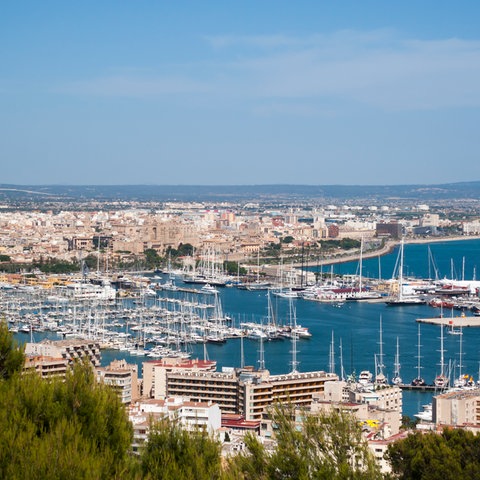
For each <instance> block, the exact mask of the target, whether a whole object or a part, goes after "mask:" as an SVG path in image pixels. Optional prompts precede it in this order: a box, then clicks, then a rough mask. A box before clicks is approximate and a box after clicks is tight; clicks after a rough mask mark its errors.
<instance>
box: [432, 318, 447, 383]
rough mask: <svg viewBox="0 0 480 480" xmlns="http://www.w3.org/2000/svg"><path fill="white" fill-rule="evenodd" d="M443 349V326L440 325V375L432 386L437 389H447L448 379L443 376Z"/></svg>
mask: <svg viewBox="0 0 480 480" xmlns="http://www.w3.org/2000/svg"><path fill="white" fill-rule="evenodd" d="M444 356H445V349H444V347H443V325H440V373H439V374H438V375H437V376H436V377H435V380H434V382H433V384H434V385H435V387H437V388H442V389H443V388H447V387H448V377H447V375H446V374H445V360H444Z"/></svg>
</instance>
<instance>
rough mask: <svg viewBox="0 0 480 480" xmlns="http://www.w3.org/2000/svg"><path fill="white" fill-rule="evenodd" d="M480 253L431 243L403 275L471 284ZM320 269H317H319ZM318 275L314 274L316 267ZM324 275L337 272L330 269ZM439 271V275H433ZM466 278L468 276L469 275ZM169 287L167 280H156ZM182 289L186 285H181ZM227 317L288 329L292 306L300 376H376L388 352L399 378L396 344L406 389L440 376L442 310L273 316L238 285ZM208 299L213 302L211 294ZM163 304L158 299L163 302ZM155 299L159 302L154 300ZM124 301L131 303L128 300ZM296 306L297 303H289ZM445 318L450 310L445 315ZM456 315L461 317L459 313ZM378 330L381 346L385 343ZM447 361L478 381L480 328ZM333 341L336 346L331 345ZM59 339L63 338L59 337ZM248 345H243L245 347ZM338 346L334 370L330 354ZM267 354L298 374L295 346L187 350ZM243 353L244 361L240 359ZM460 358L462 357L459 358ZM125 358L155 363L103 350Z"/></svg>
mask: <svg viewBox="0 0 480 480" xmlns="http://www.w3.org/2000/svg"><path fill="white" fill-rule="evenodd" d="M479 252H480V240H465V241H455V242H442V243H432V244H411V245H409V244H407V245H405V249H404V255H405V270H404V271H405V274H408V275H415V276H416V277H419V278H429V277H430V278H434V276H435V275H436V276H437V277H438V278H442V277H448V278H450V277H451V273H452V272H453V274H454V278H457V279H460V278H461V277H462V276H463V278H465V279H466V280H467V279H472V278H473V277H474V275H475V269H476V261H477V258H478V253H479ZM396 259H397V251H394V252H392V253H391V254H388V255H385V256H383V257H381V259H380V261H379V259H378V258H374V259H367V260H364V262H363V275H365V276H370V277H376V278H378V277H379V276H381V277H383V278H391V276H392V273H393V270H394V267H395V264H396ZM315 268H317V267H315ZM310 269H312V268H310ZM323 271H324V272H326V271H328V272H331V271H332V269H330V267H323ZM435 272H436V273H435ZM467 272H468V273H467ZM333 273H334V274H335V273H358V262H350V263H346V264H337V265H334V266H333ZM157 281H159V282H164V281H165V279H157ZM176 281H177V284H178V285H179V286H180V285H181V280H180V279H178V280H176ZM191 295H192V294H188V293H182V292H166V291H158V292H157V296H158V297H159V298H161V297H166V296H170V297H172V296H173V297H176V298H182V296H184V297H185V298H187V296H190V297H188V298H191ZM218 296H219V298H220V300H221V305H222V308H223V312H224V313H225V314H226V315H228V316H229V317H231V319H232V320H231V321H232V324H233V325H235V326H240V324H241V323H243V322H256V323H266V322H267V318H268V317H269V315H271V311H273V312H274V315H275V317H276V322H277V323H283V324H288V322H289V317H290V316H291V307H292V306H293V307H294V311H295V316H296V322H297V324H299V325H302V326H304V327H307V328H308V329H309V331H310V333H311V334H312V336H311V338H308V339H299V340H298V341H297V344H296V351H297V362H298V365H297V370H298V371H301V372H306V371H312V370H325V371H330V370H331V369H332V368H334V370H335V372H336V373H337V374H338V375H341V374H342V372H341V366H342V365H343V371H344V372H345V374H346V375H350V374H352V373H356V374H358V373H359V372H360V371H362V370H370V371H371V372H373V373H374V372H375V365H376V360H377V362H378V359H379V357H378V355H379V353H380V351H381V350H382V351H383V365H384V373H385V374H386V376H387V377H388V378H392V377H393V373H394V363H395V353H396V343H397V338H398V344H399V362H400V375H401V377H402V378H403V382H404V383H407V384H408V383H410V382H411V381H412V380H413V379H414V378H416V377H417V368H418V366H419V360H420V366H421V376H422V377H423V378H424V379H425V381H426V382H427V383H428V384H431V383H433V380H434V378H435V376H436V375H437V374H439V373H440V365H439V364H440V333H441V332H440V328H442V327H439V326H436V325H430V324H421V326H420V334H421V336H420V339H421V341H420V344H421V348H420V359H419V358H418V343H419V342H418V325H419V324H418V323H417V319H419V318H427V317H435V316H438V315H439V314H440V312H439V311H438V309H434V308H432V307H430V306H428V305H411V306H397V307H388V306H386V304H385V303H383V302H377V303H367V302H345V303H343V304H328V303H320V302H315V301H308V300H303V299H293V300H290V299H285V298H279V297H273V296H272V297H271V306H272V309H271V310H270V313H269V308H268V305H269V302H268V297H267V292H266V291H263V290H262V291H248V290H240V289H237V288H235V287H232V288H221V289H219V293H218ZM205 297H207V296H206V295H205ZM157 300H158V299H157ZM151 301H155V299H153V300H151ZM122 302H125V300H122ZM291 302H293V303H291ZM443 314H444V316H447V315H450V314H451V312H450V311H444V312H443ZM453 315H459V312H454V313H453ZM380 330H381V332H382V341H381V342H380ZM444 333H445V335H444V360H445V363H446V364H448V365H450V370H451V374H452V378H456V377H457V376H458V374H459V370H460V368H461V370H462V372H463V373H466V374H469V375H471V376H472V377H473V378H474V380H478V375H479V372H480V348H479V345H480V328H474V327H472V328H466V329H464V330H463V335H448V334H447V332H446V331H444ZM34 336H35V338H34V340H35V341H40V340H41V339H42V338H44V337H45V336H50V337H54V335H52V333H43V332H42V333H40V332H39V333H36V332H35V333H34ZM16 337H17V338H18V339H19V340H20V341H21V342H25V341H29V339H30V336H29V335H28V334H26V333H17V334H16ZM332 337H333V341H332ZM57 338H58V337H57ZM242 343H243V345H242ZM332 344H333V346H334V348H333V350H334V353H335V356H334V364H333V365H332V356H331V354H330V351H331V346H332ZM261 346H262V348H263V350H264V361H265V368H267V369H268V370H269V371H270V372H271V373H272V374H282V373H288V372H290V371H291V370H292V348H293V345H292V340H291V339H288V338H285V339H283V340H273V341H265V342H262V345H261V344H260V341H259V340H253V339H249V338H245V339H244V340H243V341H241V340H240V338H234V339H228V340H227V342H226V343H223V344H211V343H207V344H206V345H204V344H193V345H191V346H189V349H190V352H191V355H192V357H194V358H195V357H197V358H204V356H208V358H209V359H211V360H216V361H217V364H218V369H221V368H222V367H239V366H240V365H241V364H242V363H243V364H244V365H252V366H254V367H258V366H259V361H260V358H261V356H260V349H261ZM242 352H243V358H242ZM460 352H462V355H461V358H460ZM121 358H125V359H126V360H127V361H128V362H129V363H136V364H138V366H139V374H140V376H141V365H142V363H143V362H145V361H152V359H151V358H148V357H145V356H134V355H130V354H129V353H128V351H119V350H103V351H102V364H103V365H107V364H108V363H110V362H111V361H112V360H114V359H121ZM434 394H435V392H418V391H405V390H404V392H403V414H404V415H408V416H411V417H412V416H413V415H414V414H415V413H416V412H418V411H420V410H421V409H422V405H424V404H427V403H430V402H431V398H432V395H434Z"/></svg>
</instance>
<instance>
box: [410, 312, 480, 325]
mask: <svg viewBox="0 0 480 480" xmlns="http://www.w3.org/2000/svg"><path fill="white" fill-rule="evenodd" d="M417 322H418V323H430V324H432V325H445V326H446V327H457V328H464V327H480V317H467V316H465V315H460V316H456V317H433V318H417Z"/></svg>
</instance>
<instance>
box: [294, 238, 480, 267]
mask: <svg viewBox="0 0 480 480" xmlns="http://www.w3.org/2000/svg"><path fill="white" fill-rule="evenodd" d="M468 240H480V235H469V236H465V235H455V236H449V237H441V238H410V239H404V244H405V245H406V244H425V243H442V242H455V241H468ZM398 245H400V240H387V241H386V242H385V245H384V246H383V247H382V248H380V249H378V250H373V251H370V252H365V253H363V255H362V258H376V257H382V256H384V255H388V254H389V253H391V252H393V250H394V249H395V247H397V246H398ZM357 260H360V252H357V253H354V254H351V255H348V254H347V255H344V256H341V257H332V258H328V259H324V260H318V261H313V262H308V266H312V267H315V266H325V265H336V264H339V263H348V262H354V261H357ZM295 266H296V267H298V266H300V265H299V264H295Z"/></svg>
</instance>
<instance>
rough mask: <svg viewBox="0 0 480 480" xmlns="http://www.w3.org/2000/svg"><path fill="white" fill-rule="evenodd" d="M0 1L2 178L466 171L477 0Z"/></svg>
mask: <svg viewBox="0 0 480 480" xmlns="http://www.w3.org/2000/svg"><path fill="white" fill-rule="evenodd" d="M1 11H2V15H0V39H1V40H2V41H1V42H0V52H1V53H0V58H2V71H1V72H0V106H1V108H0V128H1V129H2V132H3V134H2V136H1V138H0V158H2V176H1V183H2V184H17V185H41V184H43V185H46V184H47V185H48V184H66V185H89V184H91V185H133V184H149V185H152V184H156V185H259V184H264V185H269V184H300V185H301V184H305V185H389V184H390V185H400V184H406V185H409V184H439V183H450V182H462V181H471V180H478V179H480V175H479V174H480V167H479V166H478V162H477V161H476V160H477V152H478V150H479V147H480V139H479V137H478V135H477V132H476V128H475V127H476V124H477V122H478V120H479V116H480V115H479V107H480V81H479V80H480V38H479V37H480V36H479V34H478V28H477V26H478V20H479V13H480V6H479V5H477V3H476V2H473V1H462V2H459V3H456V4H455V6H453V5H452V4H450V3H449V2H433V1H427V2H422V3H421V4H418V3H417V2H412V1H407V2H402V3H401V4H398V5H393V4H385V3H384V2H380V1H366V2H362V3H361V4H359V3H357V2H353V1H347V2H342V4H336V5H332V4H327V3H322V2H318V3H317V2H311V1H300V2H295V3H291V2H284V1H279V2H271V1H266V2H261V3H258V2H252V1H246V2H242V3H241V4H237V3H224V2H216V1H208V2H203V3H195V2H190V1H187V2H182V3H159V4H157V3H142V4H131V3H128V2H108V1H107V2H102V3H101V4H97V3H96V2H91V1H87V2H82V3H81V4H78V5H77V4H75V5H73V4H66V3H63V2H55V1H52V2H42V3H41V4H39V3H36V2H31V1H27V2H23V3H22V4H15V3H14V4H10V5H3V6H2V7H1Z"/></svg>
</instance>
